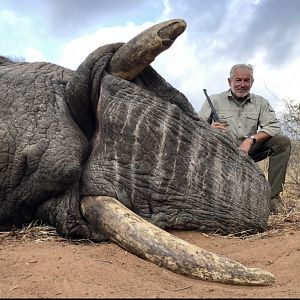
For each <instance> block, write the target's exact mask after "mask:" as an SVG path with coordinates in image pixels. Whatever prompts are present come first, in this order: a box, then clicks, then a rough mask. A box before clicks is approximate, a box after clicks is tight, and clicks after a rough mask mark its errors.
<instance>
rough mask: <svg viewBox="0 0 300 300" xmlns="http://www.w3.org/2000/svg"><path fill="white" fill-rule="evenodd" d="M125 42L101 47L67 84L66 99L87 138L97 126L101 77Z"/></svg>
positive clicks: (89, 56)
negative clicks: (96, 113)
mask: <svg viewBox="0 0 300 300" xmlns="http://www.w3.org/2000/svg"><path fill="white" fill-rule="evenodd" d="M122 45H123V43H115V44H111V45H107V46H105V47H99V48H97V49H96V50H95V51H93V52H92V53H91V54H90V55H88V56H87V58H86V59H85V60H84V61H83V62H82V63H81V64H80V65H79V67H78V68H77V70H76V71H75V72H74V76H73V77H72V79H71V80H70V81H69V82H68V84H67V86H66V101H67V103H68V105H69V108H70V111H71V114H72V117H73V119H74V120H75V122H76V123H77V124H78V126H79V127H80V128H81V130H82V131H83V133H84V134H85V135H86V137H87V138H90V137H91V135H92V133H93V131H94V129H95V126H96V116H95V110H96V106H97V102H98V99H99V95H100V85H101V77H102V75H103V72H104V70H105V68H106V66H107V64H108V62H109V61H110V59H111V57H112V56H113V55H114V53H115V52H116V50H117V49H118V48H120V47H121V46H122Z"/></svg>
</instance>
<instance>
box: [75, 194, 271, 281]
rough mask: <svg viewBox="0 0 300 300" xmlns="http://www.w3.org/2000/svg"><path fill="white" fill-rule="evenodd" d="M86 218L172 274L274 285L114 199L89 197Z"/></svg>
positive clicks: (263, 273)
mask: <svg viewBox="0 0 300 300" xmlns="http://www.w3.org/2000/svg"><path fill="white" fill-rule="evenodd" d="M81 209H82V214H83V216H84V217H85V218H86V219H87V221H88V222H89V224H90V225H91V227H92V230H95V231H98V232H99V231H100V232H101V233H104V234H105V235H106V236H107V237H109V238H110V239H111V240H112V241H113V242H115V243H116V244H118V245H119V246H120V247H122V248H124V249H125V250H127V251H129V252H131V253H133V254H135V255H137V256H139V257H141V258H143V259H145V260H148V261H150V262H153V263H155V264H157V265H158V266H162V267H165V268H166V269H169V270H171V271H173V272H176V273H179V274H183V275H187V276H190V277H195V278H199V279H202V280H209V281H215V282H221V283H227V284H240V285H271V284H272V283H274V281H275V278H274V276H273V274H271V273H269V272H267V271H264V270H261V269H257V268H247V267H245V266H243V265H242V264H241V263H238V262H236V261H234V260H231V259H228V258H225V257H222V256H218V255H216V254H213V253H210V252H208V251H206V250H203V249H201V248H199V247H197V246H195V245H193V244H190V243H188V242H186V241H184V240H182V239H180V238H177V237H175V236H174V235H172V234H169V233H168V232H166V231H164V230H162V229H160V228H158V227H157V226H155V225H153V224H151V223H149V222H147V221H146V220H144V219H142V218H141V217H139V216H138V215H136V214H135V213H134V212H132V211H130V210H129V209H128V208H126V207H125V206H124V205H123V204H121V203H120V202H119V201H117V200H116V199H114V198H112V197H106V196H87V197H83V198H82V200H81Z"/></svg>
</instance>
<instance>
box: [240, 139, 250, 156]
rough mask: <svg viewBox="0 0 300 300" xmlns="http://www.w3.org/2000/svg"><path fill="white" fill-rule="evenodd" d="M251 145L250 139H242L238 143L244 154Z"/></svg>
mask: <svg viewBox="0 0 300 300" xmlns="http://www.w3.org/2000/svg"><path fill="white" fill-rule="evenodd" d="M252 145H253V140H252V139H249V138H247V139H244V141H243V142H242V143H241V144H240V146H239V148H240V149H241V150H242V151H243V152H245V153H246V154H248V153H249V151H250V148H251V146H252Z"/></svg>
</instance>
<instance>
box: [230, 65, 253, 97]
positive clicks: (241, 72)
mask: <svg viewBox="0 0 300 300" xmlns="http://www.w3.org/2000/svg"><path fill="white" fill-rule="evenodd" d="M228 83H229V86H230V88H231V91H232V93H233V95H234V96H235V97H236V98H237V99H239V98H245V97H246V96H247V95H248V94H249V92H250V89H251V87H252V84H253V78H252V76H251V71H250V70H248V69H246V68H239V69H236V70H235V72H234V74H233V77H232V78H228Z"/></svg>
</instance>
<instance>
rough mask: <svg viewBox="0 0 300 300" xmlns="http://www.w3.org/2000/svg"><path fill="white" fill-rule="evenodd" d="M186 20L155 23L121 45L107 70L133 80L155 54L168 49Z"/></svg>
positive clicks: (152, 59) (184, 25) (184, 26)
mask: <svg viewBox="0 0 300 300" xmlns="http://www.w3.org/2000/svg"><path fill="white" fill-rule="evenodd" d="M185 28H186V22H185V21H184V20H181V19H174V20H169V21H165V22H162V23H159V24H156V25H154V26H152V27H150V28H148V29H146V30H145V31H143V32H141V33H140V34H138V35H137V36H136V37H134V38H133V39H131V40H130V41H129V42H127V43H126V44H124V45H123V46H121V47H120V48H119V49H118V50H117V51H116V52H115V53H114V55H113V57H112V58H111V60H110V63H109V65H108V68H107V70H108V72H109V73H110V74H112V75H114V76H118V77H121V78H123V79H126V80H133V79H134V78H135V77H136V76H137V75H138V74H139V73H141V72H142V71H143V70H144V69H145V68H146V67H147V66H148V65H150V63H152V62H153V61H154V59H155V57H156V56H157V55H159V54H160V53H161V52H163V51H164V50H166V49H168V48H169V47H170V46H171V45H172V44H173V42H174V41H175V39H176V38H177V37H178V36H179V35H180V34H181V33H182V32H184V30H185Z"/></svg>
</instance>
